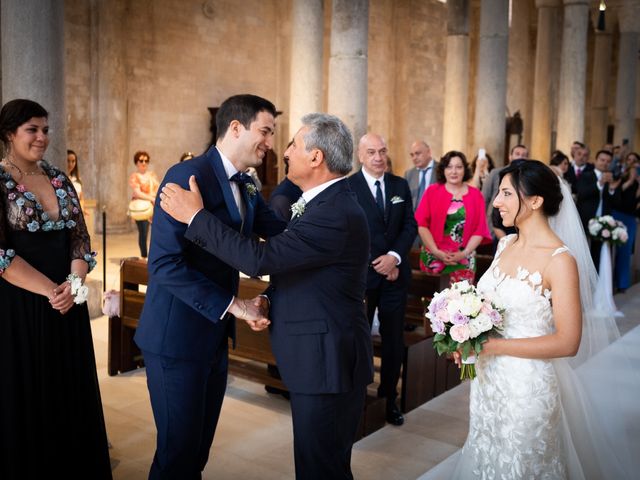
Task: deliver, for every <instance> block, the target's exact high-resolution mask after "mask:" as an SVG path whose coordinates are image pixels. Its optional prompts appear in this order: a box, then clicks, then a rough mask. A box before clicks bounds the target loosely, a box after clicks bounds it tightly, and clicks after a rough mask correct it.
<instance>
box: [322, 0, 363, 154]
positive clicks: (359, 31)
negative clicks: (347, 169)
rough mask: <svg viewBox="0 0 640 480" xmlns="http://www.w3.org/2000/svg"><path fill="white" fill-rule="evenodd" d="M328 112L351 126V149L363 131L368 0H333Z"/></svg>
mask: <svg viewBox="0 0 640 480" xmlns="http://www.w3.org/2000/svg"><path fill="white" fill-rule="evenodd" d="M332 4H333V5H332V7H333V12H332V16H331V57H330V59H329V101H328V107H329V108H328V110H329V113H331V114H333V115H336V116H338V117H339V118H340V119H341V120H342V121H343V122H344V123H345V124H346V125H347V126H348V127H349V129H350V130H351V133H352V134H353V145H354V166H357V160H356V155H355V149H356V148H357V146H358V140H360V137H361V136H362V135H364V134H365V133H366V131H367V93H368V92H367V49H368V43H367V40H368V34H369V0H333V2H332Z"/></svg>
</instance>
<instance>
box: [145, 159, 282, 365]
mask: <svg viewBox="0 0 640 480" xmlns="http://www.w3.org/2000/svg"><path fill="white" fill-rule="evenodd" d="M191 175H195V176H196V180H197V182H198V186H199V187H200V191H201V192H202V196H203V201H204V208H205V209H206V210H207V211H209V212H210V213H211V214H212V215H215V216H216V217H217V218H219V219H220V221H221V222H223V223H225V224H226V225H229V226H230V228H233V229H235V230H240V227H241V225H242V219H241V217H240V212H239V211H238V207H237V205H236V203H235V200H234V198H233V193H232V191H231V186H230V184H229V180H228V178H227V174H226V172H225V170H224V166H223V164H222V160H221V158H220V154H219V153H218V150H217V149H216V148H215V147H211V148H210V149H209V150H208V151H207V152H206V153H205V154H204V155H201V156H199V157H196V158H194V159H192V160H189V161H187V162H182V163H178V164H176V165H174V166H173V167H171V168H170V169H169V171H168V172H167V174H166V175H165V177H164V179H163V180H162V183H161V187H162V186H164V184H165V183H167V182H172V183H177V184H178V185H180V186H182V187H183V188H188V186H189V177H190V176H191ZM245 199H246V200H247V199H248V202H246V201H245V204H246V215H245V222H244V228H243V230H244V231H245V233H247V234H251V231H252V230H253V232H255V233H257V234H258V235H260V236H265V237H266V236H270V235H275V234H277V233H279V232H281V231H282V230H284V228H285V226H286V223H285V222H282V221H281V220H279V219H277V218H276V217H275V215H274V214H273V212H271V210H269V208H268V207H267V206H266V204H265V202H264V200H263V199H262V197H261V196H260V194H259V193H255V194H254V195H249V194H248V193H246V196H245ZM252 226H253V229H252ZM186 228H187V227H186V225H184V224H182V223H179V222H177V221H175V220H174V219H172V218H171V217H170V216H169V215H167V214H166V213H165V212H164V210H162V208H160V200H159V196H158V200H157V202H156V208H155V209H154V214H153V231H152V234H151V249H150V252H149V265H148V268H149V285H148V289H147V294H146V298H145V303H144V308H143V310H142V315H141V317H140V322H139V324H138V328H137V330H136V335H135V341H136V343H137V344H138V346H139V347H140V348H141V349H142V350H146V351H149V352H151V353H155V354H158V355H165V356H168V357H173V358H181V359H187V360H206V361H208V360H211V359H213V358H214V355H215V353H216V351H217V350H218V348H220V347H221V346H222V345H226V338H227V335H233V333H234V331H235V330H234V327H235V324H234V323H233V318H232V317H231V315H225V316H224V318H222V319H221V316H223V312H224V311H225V310H226V309H227V307H228V306H229V303H230V302H231V299H232V298H233V296H234V295H235V294H236V293H237V291H238V284H239V276H238V271H237V270H236V269H235V268H234V267H232V266H230V265H228V264H226V263H225V262H224V260H220V259H218V258H216V257H214V256H213V255H211V254H209V253H207V252H206V251H204V250H203V249H201V248H199V247H198V246H196V245H194V244H193V243H191V242H188V241H186V240H185V238H184V233H185V230H186Z"/></svg>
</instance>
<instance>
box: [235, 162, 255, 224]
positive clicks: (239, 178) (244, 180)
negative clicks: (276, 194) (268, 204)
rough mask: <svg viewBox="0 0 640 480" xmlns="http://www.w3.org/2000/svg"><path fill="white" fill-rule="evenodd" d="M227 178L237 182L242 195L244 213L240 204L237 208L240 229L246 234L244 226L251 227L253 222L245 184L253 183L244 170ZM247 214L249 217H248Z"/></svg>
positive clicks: (251, 207)
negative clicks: (240, 219)
mask: <svg viewBox="0 0 640 480" xmlns="http://www.w3.org/2000/svg"><path fill="white" fill-rule="evenodd" d="M229 180H230V181H232V182H235V183H237V184H238V189H239V190H240V195H241V196H242V200H243V201H244V214H243V212H242V209H241V207H240V206H238V210H239V211H240V217H241V218H242V224H241V226H240V231H241V232H242V233H245V234H246V233H247V232H245V226H246V227H247V228H251V226H252V224H253V212H252V209H253V206H252V205H251V199H250V198H249V193H248V192H247V185H248V184H251V185H253V182H252V181H251V177H250V176H249V175H247V174H246V173H244V172H237V173H235V174H234V175H232V176H231V178H229ZM247 216H248V217H249V218H248V219H247ZM247 220H249V221H247Z"/></svg>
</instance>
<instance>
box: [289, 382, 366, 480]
mask: <svg viewBox="0 0 640 480" xmlns="http://www.w3.org/2000/svg"><path fill="white" fill-rule="evenodd" d="M366 390H367V387H366V385H363V386H360V387H355V388H354V389H353V390H351V391H349V392H345V393H326V394H315V395H314V394H309V395H307V394H302V393H294V392H291V414H292V418H293V450H294V456H295V464H296V479H297V480H342V479H347V480H351V479H353V474H352V473H351V449H352V448H353V442H354V440H355V436H356V432H357V430H358V424H359V423H360V417H361V416H362V412H363V409H364V400H365V396H366Z"/></svg>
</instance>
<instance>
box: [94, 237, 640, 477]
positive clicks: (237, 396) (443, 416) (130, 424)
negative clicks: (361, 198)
mask: <svg viewBox="0 0 640 480" xmlns="http://www.w3.org/2000/svg"><path fill="white" fill-rule="evenodd" d="M94 242H95V245H94V247H98V246H99V245H101V239H100V237H96V238H95V240H94ZM107 254H108V262H107V288H118V267H119V259H120V258H123V257H129V256H136V255H137V241H136V236H135V235H134V234H127V235H113V236H110V237H109V238H108V245H107ZM99 260H100V261H99V266H98V268H96V270H94V272H92V274H91V276H92V277H93V278H95V279H97V280H102V260H101V259H99ZM616 303H617V305H618V307H619V308H620V309H621V310H622V311H624V312H625V313H626V317H625V318H623V319H621V320H620V322H619V325H620V327H621V330H623V331H624V332H626V331H628V330H630V329H631V328H633V327H634V326H636V325H638V323H640V322H639V317H640V315H639V314H640V286H639V285H636V286H635V287H634V288H632V289H630V290H628V291H627V293H626V294H624V295H618V296H616ZM92 327H93V334H94V343H95V349H96V357H97V361H98V370H99V371H98V374H99V378H100V387H101V390H102V399H103V405H104V412H105V418H106V422H107V431H108V434H109V440H110V441H111V443H112V444H113V448H112V449H111V452H110V453H111V459H112V460H111V461H112V466H113V475H114V478H115V479H117V480H134V479H144V478H146V476H147V472H148V467H149V464H150V462H151V458H152V456H153V451H154V442H155V428H154V424H153V418H152V413H151V407H150V405H149V397H148V393H147V389H146V379H145V374H144V370H138V371H135V372H130V373H127V374H123V375H118V376H116V377H109V376H108V375H107V318H106V317H98V318H96V319H94V320H93V321H92ZM467 422H468V384H463V385H461V386H460V387H458V388H456V389H454V390H451V391H449V392H447V393H445V394H444V395H441V396H440V397H438V398H436V399H434V400H432V401H431V402H428V403H427V404H425V405H423V406H422V407H420V408H417V409H415V410H413V411H412V412H410V413H409V414H407V415H406V422H405V424H404V425H403V426H402V427H391V426H387V427H384V428H383V429H381V430H379V431H377V432H376V433H374V434H372V435H370V436H368V437H366V438H364V439H362V440H361V441H360V442H358V443H357V444H356V446H355V448H354V452H353V460H352V465H353V471H354V475H355V477H356V478H358V479H372V480H378V479H379V480H383V479H384V480H388V479H394V480H396V479H397V480H400V479H415V478H417V477H419V476H420V475H422V474H423V473H424V472H426V471H427V470H429V469H431V468H432V467H434V466H435V465H437V464H438V463H439V462H441V461H443V460H444V459H446V458H447V457H448V456H450V455H451V454H452V453H454V452H455V451H457V449H459V448H460V447H461V446H462V444H463V443H464V440H465V437H466V433H467ZM204 478H205V479H214V478H215V479H217V480H224V479H235V480H238V479H242V480H251V479H256V480H258V479H259V480H270V479H274V480H275V479H289V478H294V469H293V452H292V432H291V416H290V412H289V404H288V402H287V401H286V400H284V399H283V398H282V397H280V396H278V395H271V394H268V393H266V392H265V391H264V388H263V387H262V385H258V384H256V383H253V382H249V381H246V380H243V379H240V378H236V377H230V379H229V386H228V389H227V395H226V397H225V401H224V404H223V407H222V413H221V418H220V422H219V425H218V429H217V433H216V438H215V440H214V443H213V448H212V451H211V456H210V458H209V463H208V465H207V468H206V470H205V474H204Z"/></svg>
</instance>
